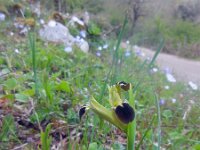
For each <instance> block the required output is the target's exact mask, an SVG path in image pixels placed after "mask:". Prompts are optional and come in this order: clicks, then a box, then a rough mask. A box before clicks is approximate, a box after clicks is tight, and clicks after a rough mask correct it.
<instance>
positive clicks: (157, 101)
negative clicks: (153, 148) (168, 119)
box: [155, 93, 161, 150]
mask: <svg viewBox="0 0 200 150" xmlns="http://www.w3.org/2000/svg"><path fill="white" fill-rule="evenodd" d="M155 99H156V108H157V116H158V148H157V150H160V146H161V116H160V105H159V100H158V95H157V94H156V93H155Z"/></svg>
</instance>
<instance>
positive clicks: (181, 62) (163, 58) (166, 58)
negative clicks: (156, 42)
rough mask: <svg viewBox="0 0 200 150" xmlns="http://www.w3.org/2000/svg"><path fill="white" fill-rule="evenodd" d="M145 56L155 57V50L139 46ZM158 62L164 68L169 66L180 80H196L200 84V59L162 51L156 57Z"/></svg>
mask: <svg viewBox="0 0 200 150" xmlns="http://www.w3.org/2000/svg"><path fill="white" fill-rule="evenodd" d="M138 49H140V50H141V51H142V52H143V53H144V55H145V57H151V58H152V57H153V55H154V53H155V52H154V51H152V50H149V49H146V48H141V47H139V48H138ZM156 62H157V64H158V65H159V66H160V67H161V68H163V67H168V68H169V69H171V70H172V72H173V73H174V74H175V77H176V79H177V80H178V81H184V82H187V83H188V82H189V81H192V82H195V83H198V84H200V61H193V60H188V59H184V58H180V57H177V56H173V55H169V54H164V53H160V54H159V55H158V57H157V59H156Z"/></svg>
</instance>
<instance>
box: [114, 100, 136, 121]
mask: <svg viewBox="0 0 200 150" xmlns="http://www.w3.org/2000/svg"><path fill="white" fill-rule="evenodd" d="M122 105H123V106H121V105H119V106H117V107H116V109H115V113H116V115H117V116H118V118H119V119H120V120H121V121H122V122H123V123H126V124H128V123H129V122H132V121H133V120H134V118H135V112H134V110H133V108H132V107H131V106H130V105H129V104H128V103H122Z"/></svg>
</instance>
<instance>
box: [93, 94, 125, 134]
mask: <svg viewBox="0 0 200 150" xmlns="http://www.w3.org/2000/svg"><path fill="white" fill-rule="evenodd" d="M90 108H91V109H92V110H93V111H94V112H95V113H97V114H98V115H99V117H100V118H102V119H105V120H106V121H108V122H110V123H111V124H113V125H115V126H116V127H118V128H120V129H121V130H123V131H124V132H125V133H126V132H127V125H126V124H124V123H122V122H121V121H120V120H119V119H118V118H117V116H116V115H115V112H114V110H113V109H110V110H109V109H107V108H105V107H104V106H102V105H101V104H99V103H98V102H97V101H96V100H95V99H94V98H93V97H92V99H91V101H90Z"/></svg>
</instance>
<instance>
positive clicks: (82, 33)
mask: <svg viewBox="0 0 200 150" xmlns="http://www.w3.org/2000/svg"><path fill="white" fill-rule="evenodd" d="M79 34H80V36H81V37H83V38H86V31H85V30H81V31H80V33H79Z"/></svg>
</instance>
